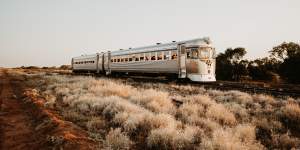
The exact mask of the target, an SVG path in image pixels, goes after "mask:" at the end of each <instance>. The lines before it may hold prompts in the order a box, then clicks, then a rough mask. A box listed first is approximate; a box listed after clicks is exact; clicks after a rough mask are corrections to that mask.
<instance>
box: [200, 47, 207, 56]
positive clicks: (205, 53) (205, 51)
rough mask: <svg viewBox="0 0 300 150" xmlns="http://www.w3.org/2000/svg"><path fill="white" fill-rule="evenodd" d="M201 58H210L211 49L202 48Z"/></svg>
mask: <svg viewBox="0 0 300 150" xmlns="http://www.w3.org/2000/svg"><path fill="white" fill-rule="evenodd" d="M199 57H200V58H208V57H209V49H207V48H201V49H200V56H199Z"/></svg>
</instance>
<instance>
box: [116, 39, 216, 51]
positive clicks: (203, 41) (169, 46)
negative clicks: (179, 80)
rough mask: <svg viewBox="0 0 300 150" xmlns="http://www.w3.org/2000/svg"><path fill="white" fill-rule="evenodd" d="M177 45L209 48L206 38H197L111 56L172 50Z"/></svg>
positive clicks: (208, 40)
mask: <svg viewBox="0 0 300 150" xmlns="http://www.w3.org/2000/svg"><path fill="white" fill-rule="evenodd" d="M178 44H186V45H187V46H199V45H203V46H204V45H205V46H210V44H211V41H210V39H209V38H208V37H204V38H197V39H192V40H186V41H178V42H171V43H164V44H156V45H151V46H145V47H137V48H131V49H125V50H117V51H111V54H112V55H125V54H133V53H142V52H148V51H149V52H150V51H155V50H167V49H174V48H176V47H177V45H178Z"/></svg>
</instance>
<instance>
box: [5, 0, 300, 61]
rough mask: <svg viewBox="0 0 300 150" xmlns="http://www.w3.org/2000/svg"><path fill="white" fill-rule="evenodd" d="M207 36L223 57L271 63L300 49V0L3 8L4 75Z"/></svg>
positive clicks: (127, 0) (39, 1) (47, 0)
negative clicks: (278, 51) (279, 48)
mask: <svg viewBox="0 0 300 150" xmlns="http://www.w3.org/2000/svg"><path fill="white" fill-rule="evenodd" d="M206 36H207V37H210V38H211V40H212V41H213V44H214V46H215V47H216V49H217V51H218V52H223V51H224V50H225V49H226V48H228V47H238V46H241V47H245V48H246V49H247V51H248V53H247V55H246V57H247V58H251V59H253V58H257V57H264V56H267V55H268V53H267V51H268V50H270V49H271V48H272V47H273V46H276V45H279V44H280V43H282V42H283V41H293V42H298V43H299V42H300V0H0V52H1V53H0V67H1V66H2V67H15V66H22V65H25V66H28V65H35V66H58V65H62V64H69V63H70V60H71V58H72V57H73V56H79V55H81V54H92V53H96V52H101V51H104V50H105V51H106V50H118V49H120V48H123V49H125V48H128V47H140V46H147V45H152V44H155V43H157V42H161V43H166V42H170V41H173V40H176V41H179V40H188V39H193V38H198V37H206Z"/></svg>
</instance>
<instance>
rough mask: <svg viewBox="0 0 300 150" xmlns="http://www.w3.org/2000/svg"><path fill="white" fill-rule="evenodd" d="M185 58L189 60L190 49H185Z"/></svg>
mask: <svg viewBox="0 0 300 150" xmlns="http://www.w3.org/2000/svg"><path fill="white" fill-rule="evenodd" d="M186 56H187V58H191V49H186Z"/></svg>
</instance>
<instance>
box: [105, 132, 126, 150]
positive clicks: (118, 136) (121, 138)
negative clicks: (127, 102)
mask: <svg viewBox="0 0 300 150" xmlns="http://www.w3.org/2000/svg"><path fill="white" fill-rule="evenodd" d="M104 145H105V149H109V150H110V149H112V150H123V149H124V150H127V149H130V146H131V145H132V142H131V141H130V139H129V137H128V136H127V135H126V134H124V133H123V132H122V131H121V129H120V128H117V129H111V130H110V131H109V133H108V134H107V135H106V138H105V141H104Z"/></svg>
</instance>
